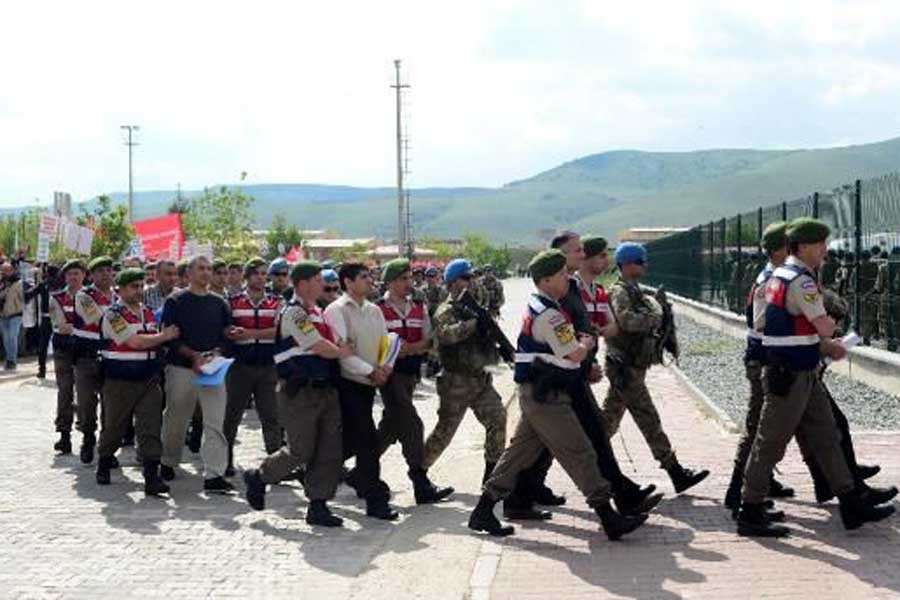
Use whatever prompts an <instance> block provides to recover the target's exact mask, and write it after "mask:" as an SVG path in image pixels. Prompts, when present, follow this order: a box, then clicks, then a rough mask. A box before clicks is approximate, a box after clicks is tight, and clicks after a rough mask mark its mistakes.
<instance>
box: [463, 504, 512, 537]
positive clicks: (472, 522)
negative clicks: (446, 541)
mask: <svg viewBox="0 0 900 600" xmlns="http://www.w3.org/2000/svg"><path fill="white" fill-rule="evenodd" d="M495 504H497V502H496V501H495V500H491V498H490V497H488V495H487V494H482V495H481V498H479V499H478V504H477V505H475V510H473V511H472V514H471V515H469V529H471V530H473V531H484V532H485V533H489V534H490V535H493V536H496V537H505V536H507V535H512V534H513V533H514V532H515V531H516V529H515V527H513V526H511V525H503V524H502V523H501V522H500V520H499V519H497V517H495V516H494V505H495Z"/></svg>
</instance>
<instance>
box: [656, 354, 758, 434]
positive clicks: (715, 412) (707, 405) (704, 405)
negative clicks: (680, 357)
mask: <svg viewBox="0 0 900 600" xmlns="http://www.w3.org/2000/svg"><path fill="white" fill-rule="evenodd" d="M668 368H669V369H670V370H671V371H672V373H674V374H675V377H676V378H677V379H678V381H679V382H681V384H682V385H683V386H684V388H685V389H686V390H687V391H688V392H689V393H690V394H691V397H692V398H693V399H694V401H695V403H696V404H697V407H698V408H699V409H700V412H702V413H703V414H705V415H706V416H708V417H710V418H712V419H713V420H715V421H716V422H717V423H718V425H719V427H721V428H722V430H724V431H726V432H728V433H739V432H740V431H741V428H740V427H739V426H738V425H737V424H736V423H735V422H734V421H732V420H731V417H729V416H728V415H727V414H725V411H723V410H722V409H721V408H719V407H718V406H716V404H715V403H714V402H713V401H712V400H710V398H709V396H707V395H706V394H705V393H703V390H701V389H700V388H698V387H697V386H696V385H694V383H693V382H692V381H691V380H690V379H689V378H688V376H687V375H685V373H684V371H682V370H681V369H679V368H678V366H677V365H675V364H674V363H673V364H671V365H669V366H668Z"/></svg>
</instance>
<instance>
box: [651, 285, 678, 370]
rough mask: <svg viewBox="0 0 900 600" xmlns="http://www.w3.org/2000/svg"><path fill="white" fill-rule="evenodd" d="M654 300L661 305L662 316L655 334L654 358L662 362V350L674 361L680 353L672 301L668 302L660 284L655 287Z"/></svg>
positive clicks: (664, 289) (663, 287) (664, 290)
mask: <svg viewBox="0 0 900 600" xmlns="http://www.w3.org/2000/svg"><path fill="white" fill-rule="evenodd" d="M655 296H656V301H657V302H659V305H660V306H661V307H662V311H663V318H662V323H660V326H659V331H658V332H657V334H656V359H657V360H658V361H659V363H660V364H662V362H663V352H668V353H669V354H671V355H672V358H674V359H675V360H676V361H677V360H678V356H679V355H680V354H681V349H680V348H679V347H678V337H677V336H676V331H675V315H674V314H672V303H671V302H669V296H668V295H667V294H666V287H665V286H663V285H661V286H659V287H658V288H657V289H656V294H655Z"/></svg>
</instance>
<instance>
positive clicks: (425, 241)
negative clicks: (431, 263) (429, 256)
mask: <svg viewBox="0 0 900 600" xmlns="http://www.w3.org/2000/svg"><path fill="white" fill-rule="evenodd" d="M416 245H417V246H419V247H421V248H428V249H429V250H434V252H435V260H436V261H437V262H439V263H446V262H449V261H451V260H453V259H454V258H456V255H457V252H456V251H455V250H454V248H453V246H451V245H450V244H448V243H447V242H442V241H440V240H438V239H437V238H429V237H423V238H420V239H419V241H418V243H417V244H416Z"/></svg>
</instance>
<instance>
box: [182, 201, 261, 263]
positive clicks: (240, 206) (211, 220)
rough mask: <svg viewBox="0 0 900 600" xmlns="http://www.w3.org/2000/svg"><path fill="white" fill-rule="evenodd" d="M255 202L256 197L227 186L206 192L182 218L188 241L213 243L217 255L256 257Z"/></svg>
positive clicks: (192, 204)
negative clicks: (254, 238)
mask: <svg viewBox="0 0 900 600" xmlns="http://www.w3.org/2000/svg"><path fill="white" fill-rule="evenodd" d="M253 202H254V199H253V197H252V196H248V195H246V194H244V193H243V192H242V191H240V190H234V189H228V188H227V187H224V186H223V187H221V188H219V189H218V190H217V191H210V190H204V192H203V195H202V196H199V197H197V198H193V199H191V200H190V202H189V203H188V207H187V211H186V212H185V213H184V214H183V215H182V227H183V228H184V235H185V238H187V239H194V240H197V241H198V242H199V243H206V242H209V243H211V244H212V247H213V253H214V254H215V255H216V256H228V255H240V256H243V257H247V256H251V255H253V254H256V253H257V252H258V251H259V248H258V247H257V244H256V242H255V241H254V240H253V230H252V225H253V213H252V207H253Z"/></svg>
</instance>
